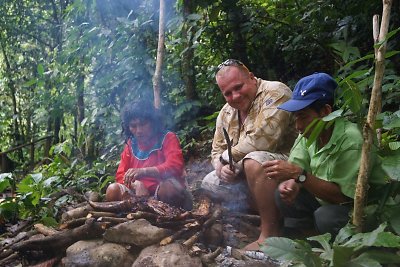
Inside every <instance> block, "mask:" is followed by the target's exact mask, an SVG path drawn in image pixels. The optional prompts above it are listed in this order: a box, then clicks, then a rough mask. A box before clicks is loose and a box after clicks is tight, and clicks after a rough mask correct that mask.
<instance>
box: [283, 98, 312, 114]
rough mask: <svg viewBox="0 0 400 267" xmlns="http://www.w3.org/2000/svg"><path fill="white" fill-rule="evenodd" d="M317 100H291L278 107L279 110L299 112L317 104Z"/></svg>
mask: <svg viewBox="0 0 400 267" xmlns="http://www.w3.org/2000/svg"><path fill="white" fill-rule="evenodd" d="M316 100H317V99H309V100H296V99H290V100H288V101H286V102H285V103H283V104H282V105H280V106H278V108H279V109H283V110H286V111H289V112H296V111H299V110H302V109H304V108H306V107H308V106H309V105H311V104H312V103H313V102H315V101H316Z"/></svg>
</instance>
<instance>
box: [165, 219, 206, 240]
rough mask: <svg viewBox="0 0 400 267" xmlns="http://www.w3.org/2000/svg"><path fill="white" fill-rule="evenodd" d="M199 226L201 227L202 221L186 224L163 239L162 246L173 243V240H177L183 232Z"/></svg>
mask: <svg viewBox="0 0 400 267" xmlns="http://www.w3.org/2000/svg"><path fill="white" fill-rule="evenodd" d="M199 227H200V223H199V222H198V221H195V222H194V223H190V224H188V225H186V226H185V227H184V228H182V229H180V230H179V231H176V232H175V233H174V234H172V235H170V236H168V237H166V238H164V239H163V240H161V241H160V246H165V245H168V244H171V243H172V242H174V241H175V240H177V239H178V238H179V237H181V236H182V235H183V234H185V233H187V232H189V231H190V230H193V229H196V228H199Z"/></svg>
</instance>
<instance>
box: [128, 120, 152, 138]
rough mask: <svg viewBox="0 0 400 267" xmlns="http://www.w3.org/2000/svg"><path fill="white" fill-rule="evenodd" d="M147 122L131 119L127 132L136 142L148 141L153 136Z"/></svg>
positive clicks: (149, 123)
mask: <svg viewBox="0 0 400 267" xmlns="http://www.w3.org/2000/svg"><path fill="white" fill-rule="evenodd" d="M151 126H152V125H151V122H150V121H149V120H143V119H133V120H131V121H130V122H129V131H130V132H131V134H133V136H134V137H135V138H136V140H137V141H138V142H147V141H150V140H151V139H152V138H153V136H154V130H153V128H152V127H151Z"/></svg>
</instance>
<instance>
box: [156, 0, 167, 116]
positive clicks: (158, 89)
mask: <svg viewBox="0 0 400 267" xmlns="http://www.w3.org/2000/svg"><path fill="white" fill-rule="evenodd" d="M164 13H165V7H164V0H160V18H159V22H158V46H157V61H156V70H155V72H154V76H153V93H154V106H155V107H156V108H157V109H159V108H160V106H161V99H160V95H161V93H160V92H161V78H162V65H163V58H164V38H165V36H164Z"/></svg>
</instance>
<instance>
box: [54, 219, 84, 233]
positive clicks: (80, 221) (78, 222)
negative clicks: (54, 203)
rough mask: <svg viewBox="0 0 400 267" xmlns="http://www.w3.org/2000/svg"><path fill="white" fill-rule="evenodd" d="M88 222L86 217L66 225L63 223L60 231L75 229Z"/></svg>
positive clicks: (68, 222)
mask: <svg viewBox="0 0 400 267" xmlns="http://www.w3.org/2000/svg"><path fill="white" fill-rule="evenodd" d="M86 220H87V219H86V217H83V218H77V219H73V220H70V221H67V222H65V223H62V224H61V225H60V226H59V228H60V230H64V229H71V228H75V227H77V226H81V225H83V224H84V223H85V222H86Z"/></svg>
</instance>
